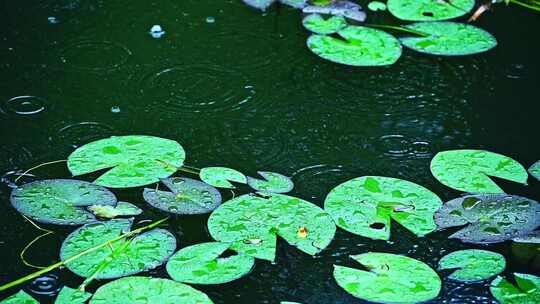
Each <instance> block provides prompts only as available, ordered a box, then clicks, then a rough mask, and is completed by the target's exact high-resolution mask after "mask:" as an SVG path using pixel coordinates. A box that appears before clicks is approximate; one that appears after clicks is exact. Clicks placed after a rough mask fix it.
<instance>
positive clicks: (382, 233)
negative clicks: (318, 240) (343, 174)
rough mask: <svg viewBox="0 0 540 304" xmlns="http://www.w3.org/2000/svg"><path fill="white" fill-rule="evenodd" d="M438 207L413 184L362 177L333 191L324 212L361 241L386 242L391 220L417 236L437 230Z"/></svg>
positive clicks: (435, 199)
mask: <svg viewBox="0 0 540 304" xmlns="http://www.w3.org/2000/svg"><path fill="white" fill-rule="evenodd" d="M441 205H442V201H441V199H440V198H439V197H438V196H437V195H436V194H434V193H433V192H431V191H429V190H428V189H426V188H424V187H422V186H420V185H417V184H415V183H411V182H409V181H405V180H401V179H396V178H390V177H381V176H364V177H358V178H355V179H352V180H349V181H347V182H345V183H342V184H341V185H339V186H337V187H335V188H334V189H332V191H331V192H330V193H329V194H328V196H327V197H326V200H325V202H324V209H325V210H326V211H328V213H330V215H332V217H333V218H334V221H335V222H336V224H337V225H338V226H339V227H340V228H342V229H345V230H347V231H349V232H351V233H354V234H357V235H361V236H363V237H368V238H372V239H380V240H388V239H389V238H390V219H391V218H392V219H394V220H395V221H396V222H398V223H399V224H401V225H402V226H404V227H405V228H407V229H408V230H409V231H411V232H412V233H414V234H416V235H418V236H423V235H426V234H428V233H430V232H432V231H434V230H435V229H436V228H437V226H436V225H435V222H434V221H433V215H434V214H435V212H436V211H437V210H438V209H439V207H440V206H441Z"/></svg>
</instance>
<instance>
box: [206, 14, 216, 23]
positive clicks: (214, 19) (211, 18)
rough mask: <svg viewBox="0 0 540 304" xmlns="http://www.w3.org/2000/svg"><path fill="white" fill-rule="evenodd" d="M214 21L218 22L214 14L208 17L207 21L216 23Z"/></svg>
mask: <svg viewBox="0 0 540 304" xmlns="http://www.w3.org/2000/svg"><path fill="white" fill-rule="evenodd" d="M214 22H216V18H214V17H212V16H208V17H206V23H214Z"/></svg>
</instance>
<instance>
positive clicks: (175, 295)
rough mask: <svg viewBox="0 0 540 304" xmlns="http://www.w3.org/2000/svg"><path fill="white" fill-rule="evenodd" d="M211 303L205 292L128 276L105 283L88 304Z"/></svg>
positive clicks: (172, 282)
mask: <svg viewBox="0 0 540 304" xmlns="http://www.w3.org/2000/svg"><path fill="white" fill-rule="evenodd" d="M141 301H142V303H152V304H153V303H156V304H157V303H159V304H212V303H213V302H212V300H210V298H208V296H207V295H206V294H204V293H203V292H201V291H198V290H197V289H195V288H192V287H190V286H188V285H185V284H182V283H178V282H175V281H172V280H167V279H158V278H150V277H128V278H122V279H119V280H116V281H112V282H110V283H107V284H105V285H103V286H101V287H100V288H98V290H97V291H96V293H95V294H94V297H93V298H92V299H91V300H90V304H138V303H141Z"/></svg>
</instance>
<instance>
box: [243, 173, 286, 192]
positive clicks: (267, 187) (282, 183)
mask: <svg viewBox="0 0 540 304" xmlns="http://www.w3.org/2000/svg"><path fill="white" fill-rule="evenodd" d="M257 173H259V175H260V176H262V177H263V178H264V179H265V180H260V179H256V178H253V177H248V178H247V183H248V185H249V186H250V187H251V188H253V189H255V190H257V191H261V192H271V193H287V192H291V191H292V189H293V188H294V184H293V182H292V180H291V179H290V178H288V177H287V176H285V175H282V174H279V173H274V172H268V171H259V172H257Z"/></svg>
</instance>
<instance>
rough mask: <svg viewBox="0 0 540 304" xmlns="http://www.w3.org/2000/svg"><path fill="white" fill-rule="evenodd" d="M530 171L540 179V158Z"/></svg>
mask: <svg viewBox="0 0 540 304" xmlns="http://www.w3.org/2000/svg"><path fill="white" fill-rule="evenodd" d="M529 173H530V174H531V175H532V176H534V178H536V179H537V180H539V181H540V160H539V161H537V162H535V163H534V164H533V165H532V166H531V167H530V168H529Z"/></svg>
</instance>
